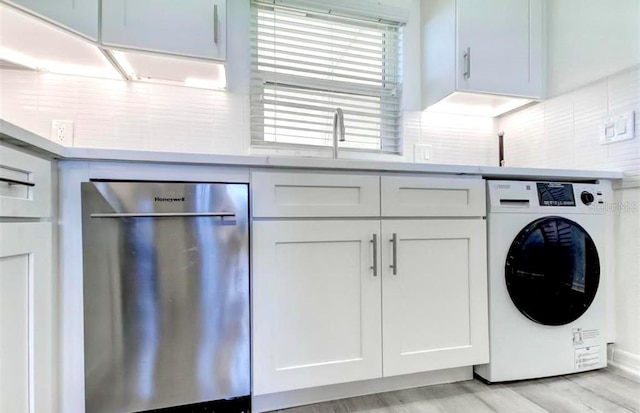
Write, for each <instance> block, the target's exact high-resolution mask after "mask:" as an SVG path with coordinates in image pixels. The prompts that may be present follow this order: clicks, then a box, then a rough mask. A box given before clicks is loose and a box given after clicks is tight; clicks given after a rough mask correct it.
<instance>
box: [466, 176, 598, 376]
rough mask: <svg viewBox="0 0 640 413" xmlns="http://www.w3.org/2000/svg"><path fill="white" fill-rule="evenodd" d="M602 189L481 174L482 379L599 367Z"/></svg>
mask: <svg viewBox="0 0 640 413" xmlns="http://www.w3.org/2000/svg"><path fill="white" fill-rule="evenodd" d="M603 193H604V191H603V189H602V188H601V187H600V186H599V185H597V184H579V183H564V182H562V183H558V182H522V181H487V195H488V210H487V236H488V254H489V256H488V266H489V267H488V282H489V285H488V291H489V346H490V362H489V363H488V364H483V365H480V366H476V367H475V372H476V374H477V375H479V376H480V377H482V378H484V379H485V380H487V381H489V382H499V381H510V380H522V379H531V378H538V377H547V376H556V375H562V374H569V373H575V372H580V371H586V370H593V369H598V368H602V367H605V366H606V363H607V358H606V334H605V323H606V313H605V292H604V285H605V282H604V277H605V276H607V274H603V273H602V272H601V269H603V268H605V266H604V265H603V259H604V247H605V246H604V233H605V231H604V225H605V220H604V212H605V201H606V200H605V199H604V195H603Z"/></svg>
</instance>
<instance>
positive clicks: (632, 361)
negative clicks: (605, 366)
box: [608, 344, 640, 380]
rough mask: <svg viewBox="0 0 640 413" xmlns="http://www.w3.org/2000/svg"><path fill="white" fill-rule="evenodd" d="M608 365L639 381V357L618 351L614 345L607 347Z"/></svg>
mask: <svg viewBox="0 0 640 413" xmlns="http://www.w3.org/2000/svg"><path fill="white" fill-rule="evenodd" d="M608 350H609V351H608V353H609V354H608V355H609V360H608V361H609V365H610V366H611V367H614V368H617V369H620V370H622V371H624V372H625V373H628V374H630V375H632V376H633V377H635V378H636V379H638V380H640V355H637V354H633V353H630V352H628V351H624V350H620V349H618V348H616V347H615V344H611V345H609V349H608Z"/></svg>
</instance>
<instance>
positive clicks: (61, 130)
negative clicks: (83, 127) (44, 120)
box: [51, 120, 73, 146]
mask: <svg viewBox="0 0 640 413" xmlns="http://www.w3.org/2000/svg"><path fill="white" fill-rule="evenodd" d="M51 139H53V141H54V142H55V143H59V144H60V145H65V146H71V145H73V121H72V120H54V121H51Z"/></svg>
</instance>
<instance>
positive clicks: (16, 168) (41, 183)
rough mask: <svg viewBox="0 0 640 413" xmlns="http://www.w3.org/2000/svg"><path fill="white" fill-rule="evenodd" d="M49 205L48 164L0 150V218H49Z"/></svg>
mask: <svg viewBox="0 0 640 413" xmlns="http://www.w3.org/2000/svg"><path fill="white" fill-rule="evenodd" d="M51 202H52V199H51V162H49V161H47V160H44V159H41V158H38V157H36V156H32V155H29V154H26V153H24V152H20V151H17V150H15V149H11V148H8V147H6V146H0V217H33V218H38V217H49V216H51Z"/></svg>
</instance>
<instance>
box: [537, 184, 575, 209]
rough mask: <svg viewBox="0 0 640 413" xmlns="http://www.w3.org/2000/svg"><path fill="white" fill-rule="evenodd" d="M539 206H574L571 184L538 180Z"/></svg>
mask: <svg viewBox="0 0 640 413" xmlns="http://www.w3.org/2000/svg"><path fill="white" fill-rule="evenodd" d="M536 185H537V186H538V199H539V200H540V206H567V207H572V206H576V199H575V197H574V196H573V185H571V184H560V183H555V182H538V183H537V184H536Z"/></svg>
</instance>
